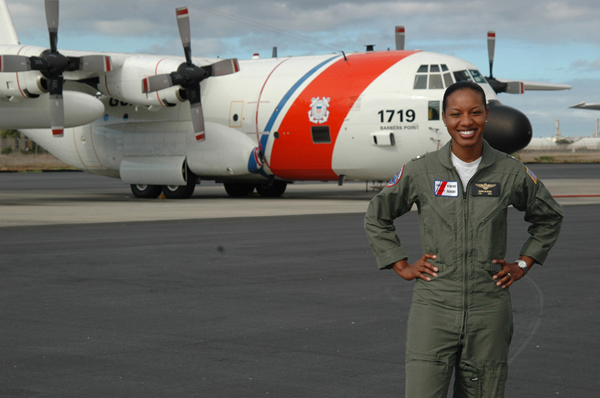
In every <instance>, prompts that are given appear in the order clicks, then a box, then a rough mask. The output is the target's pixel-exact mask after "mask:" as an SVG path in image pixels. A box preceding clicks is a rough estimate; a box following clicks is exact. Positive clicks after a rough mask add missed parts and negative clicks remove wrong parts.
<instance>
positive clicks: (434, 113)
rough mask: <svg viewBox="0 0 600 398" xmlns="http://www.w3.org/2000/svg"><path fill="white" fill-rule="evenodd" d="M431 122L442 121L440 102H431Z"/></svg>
mask: <svg viewBox="0 0 600 398" xmlns="http://www.w3.org/2000/svg"><path fill="white" fill-rule="evenodd" d="M428 113H429V120H440V101H429V112H428Z"/></svg>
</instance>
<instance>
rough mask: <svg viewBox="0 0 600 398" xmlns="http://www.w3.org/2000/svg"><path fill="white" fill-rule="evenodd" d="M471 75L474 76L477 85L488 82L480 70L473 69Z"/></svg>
mask: <svg viewBox="0 0 600 398" xmlns="http://www.w3.org/2000/svg"><path fill="white" fill-rule="evenodd" d="M471 74H472V75H473V79H475V82H476V83H487V81H486V80H485V79H484V78H483V76H482V75H481V73H479V71H478V70H473V69H471Z"/></svg>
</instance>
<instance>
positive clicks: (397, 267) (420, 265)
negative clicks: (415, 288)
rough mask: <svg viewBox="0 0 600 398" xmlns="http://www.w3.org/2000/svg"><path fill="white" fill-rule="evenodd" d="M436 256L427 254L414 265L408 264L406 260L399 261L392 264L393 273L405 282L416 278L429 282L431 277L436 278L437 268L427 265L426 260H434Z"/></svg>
mask: <svg viewBox="0 0 600 398" xmlns="http://www.w3.org/2000/svg"><path fill="white" fill-rule="evenodd" d="M436 258H437V256H436V255H435V254H430V253H427V254H425V255H424V256H423V257H421V258H420V259H418V260H417V261H416V262H415V263H414V264H409V263H408V261H406V260H400V261H397V262H395V263H394V266H393V268H394V271H396V273H397V274H398V275H400V276H401V277H402V278H404V279H406V280H407V281H411V280H413V279H416V278H420V279H423V280H424V281H427V282H428V281H430V280H431V276H433V277H435V276H437V271H438V268H437V267H436V266H435V265H433V264H431V263H428V262H427V260H428V259H431V260H435V259H436Z"/></svg>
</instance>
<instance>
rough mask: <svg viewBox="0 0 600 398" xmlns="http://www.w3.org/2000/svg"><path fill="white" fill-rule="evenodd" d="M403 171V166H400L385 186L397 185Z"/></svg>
mask: <svg viewBox="0 0 600 398" xmlns="http://www.w3.org/2000/svg"><path fill="white" fill-rule="evenodd" d="M403 171H404V166H402V168H401V169H400V171H399V172H397V173H396V175H395V176H394V177H393V178H392V179H391V180H390V182H388V183H387V186H388V187H393V186H394V185H396V184H398V181H400V178H401V177H402V172H403Z"/></svg>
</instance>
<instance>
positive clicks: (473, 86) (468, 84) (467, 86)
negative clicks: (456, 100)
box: [442, 81, 487, 112]
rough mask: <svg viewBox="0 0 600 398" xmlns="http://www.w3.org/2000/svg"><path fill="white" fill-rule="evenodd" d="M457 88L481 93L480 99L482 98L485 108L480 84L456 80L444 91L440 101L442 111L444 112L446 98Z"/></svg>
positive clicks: (483, 93)
mask: <svg viewBox="0 0 600 398" xmlns="http://www.w3.org/2000/svg"><path fill="white" fill-rule="evenodd" d="M459 90H473V91H475V92H478V93H479V94H481V99H482V100H483V105H484V106H485V107H486V108H487V100H486V98H485V91H483V88H481V86H480V85H479V84H477V83H475V82H470V81H460V82H456V83H454V84H453V85H451V86H450V87H448V88H447V89H446V92H445V93H444V100H443V102H442V110H443V111H444V112H446V102H447V101H446V99H447V98H448V97H449V96H450V95H451V94H453V93H454V92H456V91H459Z"/></svg>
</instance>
